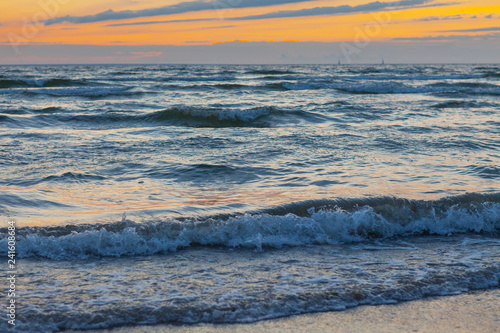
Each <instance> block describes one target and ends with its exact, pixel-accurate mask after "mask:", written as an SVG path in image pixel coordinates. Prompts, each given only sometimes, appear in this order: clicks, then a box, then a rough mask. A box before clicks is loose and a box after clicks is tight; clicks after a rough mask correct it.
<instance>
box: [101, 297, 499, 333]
mask: <svg viewBox="0 0 500 333" xmlns="http://www.w3.org/2000/svg"><path fill="white" fill-rule="evenodd" d="M305 331H307V332H378V333H383V332H482V333H491V332H500V289H492V290H487V291H476V292H470V293H466V294H462V295H458V296H447V297H432V298H427V299H423V300H417V301H413V302H406V303H401V304H396V305H382V306H362V307H358V308H354V309H350V310H347V311H341V312H325V313H315V314H305V315H300V316H293V317H287V318H280V319H275V320H268V321H261V322H257V323H250V324H239V325H210V324H202V325H195V326H169V325H160V326H140V327H122V328H118V329H114V330H103V331H94V332H96V333H97V332H99V333H105V332H110V333H122V332H131V333H139V332H141V333H154V332H169V333H170V332H171V333H184V332H195V333H208V332H217V333H230V332H245V333H246V332H272V333H288V332H305Z"/></svg>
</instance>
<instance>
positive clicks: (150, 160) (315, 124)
mask: <svg viewBox="0 0 500 333" xmlns="http://www.w3.org/2000/svg"><path fill="white" fill-rule="evenodd" d="M0 146H1V149H0V170H1V176H2V177H0V216H2V219H3V221H4V222H3V223H5V225H6V222H7V220H8V219H14V220H16V221H17V225H18V227H19V229H18V231H17V236H18V256H19V258H21V261H20V269H19V270H20V272H21V274H22V277H21V281H22V283H21V284H20V286H19V288H20V292H19V297H20V299H19V301H20V304H22V306H21V308H20V309H19V323H20V324H19V325H18V329H19V330H28V331H29V330H32V331H37V330H38V331H39V330H42V331H44V330H48V331H54V330H64V329H70V328H75V329H91V328H110V327H114V326H120V325H137V324H158V323H197V322H203V321H208V322H228V323H229V322H245V321H253V320H260V319H265V318H274V317H277V316H283V315H291V314H298V313H303V312H311V311H325V310H341V309H343V308H346V307H352V306H356V305H359V304H385V303H391V302H397V301H402V300H412V299H417V298H421V297H424V296H429V295H444V294H454V293H460V292H463V291H466V290H470V289H480V288H489V287H498V286H499V277H500V248H499V241H500V240H499V238H498V235H497V233H496V231H495V230H496V229H498V228H500V66H499V65H480V66H479V65H447V66H442V65H419V66H416V65H415V66H414V65H397V66H395V65H394V66H391V65H388V66H312V65H311V66H39V67H34V66H25V67H19V66H13V67H0ZM124 213H125V214H124ZM0 232H1V233H2V235H1V239H2V240H1V241H0V244H1V249H0V251H1V253H3V254H6V243H7V242H6V239H5V235H6V229H5V228H3V229H1V230H0ZM2 297H5V295H0V298H2ZM132 300H133V301H132ZM141 309H142V310H141ZM0 325H3V324H0Z"/></svg>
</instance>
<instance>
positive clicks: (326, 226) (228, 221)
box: [0, 193, 500, 260]
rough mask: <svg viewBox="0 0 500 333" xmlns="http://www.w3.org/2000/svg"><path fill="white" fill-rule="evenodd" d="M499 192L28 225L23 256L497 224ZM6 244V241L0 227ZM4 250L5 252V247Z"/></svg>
mask: <svg viewBox="0 0 500 333" xmlns="http://www.w3.org/2000/svg"><path fill="white" fill-rule="evenodd" d="M497 228H500V193H497V194H491V195H480V194H468V195H463V196H459V197H450V198H444V199H441V200H437V201H418V200H406V199H397V198H387V197H382V198H373V199H345V200H323V201H321V200H320V201H306V202H298V203H293V204H289V205H285V206H280V207H275V208H272V209H269V210H266V211H261V212H254V213H251V212H250V213H246V214H234V215H231V216H229V215H228V216H216V217H209V218H204V219H194V218H193V219H185V220H179V219H177V220H165V221H162V222H148V223H136V222H133V221H129V220H126V219H125V218H124V219H123V220H122V221H121V222H116V223H111V224H92V225H67V226H56V227H24V228H20V229H19V230H18V231H17V235H18V242H17V244H18V249H19V253H18V256H19V257H20V258H48V259H53V260H65V259H85V258H91V257H106V256H113V257H120V256H136V255H152V254H160V253H168V252H173V251H177V250H179V249H182V248H186V247H189V246H194V245H198V246H222V247H232V248H234V247H240V248H248V249H258V250H262V249H263V248H266V247H269V248H280V247H283V246H302V245H312V244H339V243H352V242H362V241H366V240H370V239H386V238H393V237H406V236H416V235H429V234H430V235H451V234H455V233H470V232H472V233H481V232H495V230H496V229H497ZM1 232H2V240H1V241H0V243H1V244H3V245H2V247H1V248H2V249H3V250H2V251H5V249H6V248H7V246H6V243H7V237H6V229H5V228H4V229H2V230H1ZM2 253H3V252H2Z"/></svg>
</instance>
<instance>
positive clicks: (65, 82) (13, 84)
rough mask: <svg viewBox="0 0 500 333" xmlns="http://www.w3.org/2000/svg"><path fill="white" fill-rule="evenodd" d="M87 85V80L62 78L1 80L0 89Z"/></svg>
mask: <svg viewBox="0 0 500 333" xmlns="http://www.w3.org/2000/svg"><path fill="white" fill-rule="evenodd" d="M85 85H87V82H86V81H85V80H72V79H61V78H51V79H14V80H12V79H10V80H0V89H8V88H28V87H74V86H85Z"/></svg>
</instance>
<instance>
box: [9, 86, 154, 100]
mask: <svg viewBox="0 0 500 333" xmlns="http://www.w3.org/2000/svg"><path fill="white" fill-rule="evenodd" d="M1 93H10V94H12V93H14V94H16V93H20V94H22V95H25V96H53V97H67V96H70V97H86V98H103V97H113V96H117V97H133V96H142V95H144V94H148V93H150V94H156V92H148V91H146V90H144V89H142V88H136V87H132V88H131V87H122V86H120V87H86V88H80V87H65V88H57V87H56V88H30V89H12V90H10V89H8V90H3V91H0V94H1Z"/></svg>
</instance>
